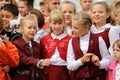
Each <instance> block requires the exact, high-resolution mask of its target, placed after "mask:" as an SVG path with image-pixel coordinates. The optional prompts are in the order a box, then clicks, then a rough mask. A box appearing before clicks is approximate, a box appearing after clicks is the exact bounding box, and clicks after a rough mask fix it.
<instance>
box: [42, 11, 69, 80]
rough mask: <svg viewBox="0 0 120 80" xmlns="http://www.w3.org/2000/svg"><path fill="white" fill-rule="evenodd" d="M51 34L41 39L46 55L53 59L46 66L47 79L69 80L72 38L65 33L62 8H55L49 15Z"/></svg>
mask: <svg viewBox="0 0 120 80" xmlns="http://www.w3.org/2000/svg"><path fill="white" fill-rule="evenodd" d="M49 22H50V34H48V35H46V36H44V37H43V38H42V39H41V42H40V44H41V45H42V48H43V52H44V57H45V58H49V59H50V60H51V64H50V66H48V67H45V72H46V75H47V79H46V80H69V79H68V77H69V76H68V71H67V68H66V54H67V47H68V41H69V39H70V38H71V37H70V36H68V35H67V34H66V33H65V19H64V14H63V13H62V12H61V11H60V10H58V9H57V10H53V11H52V12H51V13H50V16H49Z"/></svg>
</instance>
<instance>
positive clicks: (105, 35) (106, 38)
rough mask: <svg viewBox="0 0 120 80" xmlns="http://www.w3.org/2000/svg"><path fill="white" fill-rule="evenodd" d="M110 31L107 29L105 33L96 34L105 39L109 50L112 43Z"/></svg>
mask: <svg viewBox="0 0 120 80" xmlns="http://www.w3.org/2000/svg"><path fill="white" fill-rule="evenodd" d="M109 31H110V28H106V29H105V31H103V32H101V33H98V34H96V35H97V36H101V37H102V38H103V40H104V41H105V43H106V46H107V48H109V47H110V41H109V37H108V35H109Z"/></svg>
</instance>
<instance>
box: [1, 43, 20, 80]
mask: <svg viewBox="0 0 120 80" xmlns="http://www.w3.org/2000/svg"><path fill="white" fill-rule="evenodd" d="M18 63H19V55H18V50H17V48H16V47H15V45H13V44H12V43H11V42H7V43H6V44H2V43H0V80H10V77H9V74H8V73H7V72H5V71H3V69H2V68H3V66H4V65H8V66H9V67H16V66H18Z"/></svg>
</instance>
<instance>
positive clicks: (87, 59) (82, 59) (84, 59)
mask: <svg viewBox="0 0 120 80" xmlns="http://www.w3.org/2000/svg"><path fill="white" fill-rule="evenodd" d="M92 56H93V54H92V53H87V54H85V55H84V56H83V57H81V58H80V60H81V62H82V63H83V64H84V63H85V62H89V61H90V58H91V57H92Z"/></svg>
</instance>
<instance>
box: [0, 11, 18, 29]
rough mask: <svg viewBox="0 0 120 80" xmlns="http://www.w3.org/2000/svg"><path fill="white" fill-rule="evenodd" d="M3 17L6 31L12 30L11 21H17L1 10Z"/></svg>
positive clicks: (9, 13)
mask: <svg viewBox="0 0 120 80" xmlns="http://www.w3.org/2000/svg"><path fill="white" fill-rule="evenodd" d="M0 14H1V16H2V18H3V28H4V29H6V30H9V29H10V20H13V19H16V18H15V17H14V16H13V14H12V13H11V12H9V11H6V10H1V13H0Z"/></svg>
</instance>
